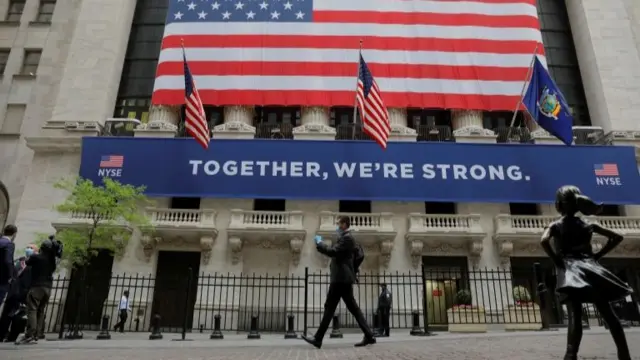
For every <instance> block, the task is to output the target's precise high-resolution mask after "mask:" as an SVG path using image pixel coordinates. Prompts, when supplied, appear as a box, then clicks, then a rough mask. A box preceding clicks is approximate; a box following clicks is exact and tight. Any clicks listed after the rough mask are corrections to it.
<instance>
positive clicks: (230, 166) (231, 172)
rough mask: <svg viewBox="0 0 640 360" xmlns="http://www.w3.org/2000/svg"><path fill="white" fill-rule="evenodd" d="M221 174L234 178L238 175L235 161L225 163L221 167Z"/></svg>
mask: <svg viewBox="0 0 640 360" xmlns="http://www.w3.org/2000/svg"><path fill="white" fill-rule="evenodd" d="M222 172H223V173H224V174H225V175H227V176H235V175H237V174H238V163H237V162H235V161H227V162H225V163H224V164H223V165H222Z"/></svg>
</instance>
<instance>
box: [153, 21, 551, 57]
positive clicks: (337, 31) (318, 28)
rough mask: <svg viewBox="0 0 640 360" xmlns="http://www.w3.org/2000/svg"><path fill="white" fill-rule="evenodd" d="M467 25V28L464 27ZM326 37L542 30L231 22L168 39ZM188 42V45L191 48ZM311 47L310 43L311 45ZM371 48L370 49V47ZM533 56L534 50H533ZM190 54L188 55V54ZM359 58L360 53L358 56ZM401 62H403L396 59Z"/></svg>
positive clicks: (172, 29) (481, 35) (189, 28)
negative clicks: (241, 36) (270, 36)
mask: <svg viewBox="0 0 640 360" xmlns="http://www.w3.org/2000/svg"><path fill="white" fill-rule="evenodd" d="M462 25H465V26H462ZM256 34H268V35H272V36H273V35H284V36H290V35H316V36H318V35H323V36H360V37H366V36H371V37H379V36H382V35H383V36H384V37H402V38H418V39H420V38H421V39H433V38H437V39H449V40H457V39H472V40H473V39H485V40H500V41H508V40H516V41H541V40H542V35H541V33H540V31H539V30H538V29H532V28H522V27H521V28H510V29H502V28H491V27H482V26H471V25H469V26H467V25H466V24H459V25H457V26H430V25H395V24H390V25H384V24H366V23H365V24H362V23H355V24H342V23H336V24H327V23H244V22H231V23H225V24H224V26H212V24H211V23H173V24H169V25H167V27H166V28H165V33H164V36H165V37H167V36H193V35H256ZM187 40H188V39H185V46H186V47H187V48H189V47H191V45H190V42H188V41H187ZM308 45H309V44H308ZM367 49H369V47H368V46H367ZM530 52H531V53H533V48H532V49H531V50H530ZM187 54H188V52H187ZM356 56H357V54H356ZM395 60H396V61H399V59H395Z"/></svg>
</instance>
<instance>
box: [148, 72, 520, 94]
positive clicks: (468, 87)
mask: <svg viewBox="0 0 640 360" xmlns="http://www.w3.org/2000/svg"><path fill="white" fill-rule="evenodd" d="M283 66H285V64H283ZM195 78H196V81H197V82H198V84H202V85H201V86H202V87H203V88H206V89H213V90H230V89H229V88H228V86H229V83H233V84H234V86H233V87H234V88H236V89H245V90H249V89H256V90H296V89H299V88H300V83H301V82H302V83H306V85H305V88H306V89H307V90H317V91H323V90H326V91H344V90H349V89H353V77H347V76H344V77H328V76H326V77H320V76H213V75H207V76H198V77H195ZM377 81H378V83H379V85H380V87H381V88H383V89H384V91H385V93H389V92H392V93H393V92H398V93H404V92H405V91H409V92H416V93H430V92H431V93H438V92H443V93H447V94H460V95H464V94H467V95H471V94H478V93H483V92H484V94H485V95H500V94H508V95H511V96H514V95H518V94H520V93H521V92H522V81H477V80H432V81H430V82H425V81H422V79H404V78H381V79H378V80H377ZM156 86H161V87H162V88H164V89H182V88H183V86H184V84H183V80H182V77H181V76H161V77H159V78H158V79H157V80H156Z"/></svg>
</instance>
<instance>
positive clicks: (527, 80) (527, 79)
mask: <svg viewBox="0 0 640 360" xmlns="http://www.w3.org/2000/svg"><path fill="white" fill-rule="evenodd" d="M539 47H540V43H537V44H536V48H535V49H533V56H532V57H531V64H529V70H527V77H526V78H525V79H524V83H523V84H522V91H521V92H520V99H519V100H518V103H517V104H516V109H515V110H514V111H513V117H512V118H511V124H510V125H509V132H508V133H507V139H509V137H510V136H511V129H512V128H513V125H514V124H515V122H516V117H517V116H518V109H519V108H520V105H522V98H524V94H525V93H526V92H527V85H528V84H527V83H528V82H529V81H530V78H531V73H532V72H533V64H534V63H535V62H536V56H538V48H539Z"/></svg>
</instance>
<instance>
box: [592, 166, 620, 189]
mask: <svg viewBox="0 0 640 360" xmlns="http://www.w3.org/2000/svg"><path fill="white" fill-rule="evenodd" d="M593 172H594V175H595V176H596V184H597V185H598V186H622V181H620V171H618V164H612V163H607V164H595V165H594V166H593Z"/></svg>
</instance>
